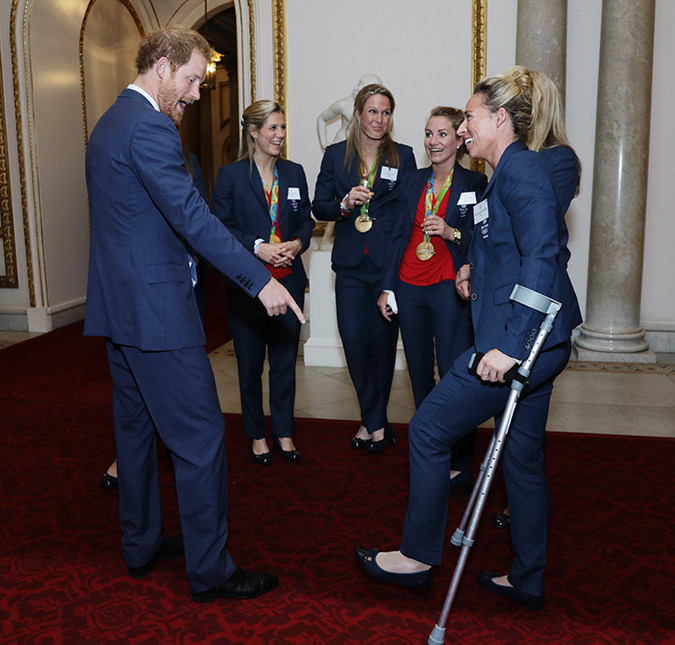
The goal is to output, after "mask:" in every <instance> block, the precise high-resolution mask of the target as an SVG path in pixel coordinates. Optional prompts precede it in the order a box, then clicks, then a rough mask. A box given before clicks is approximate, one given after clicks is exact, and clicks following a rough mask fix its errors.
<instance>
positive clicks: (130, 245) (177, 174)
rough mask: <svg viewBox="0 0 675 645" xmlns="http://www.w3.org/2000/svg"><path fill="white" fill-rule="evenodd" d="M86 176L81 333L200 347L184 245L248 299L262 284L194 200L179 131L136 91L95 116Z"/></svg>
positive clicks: (250, 261)
mask: <svg viewBox="0 0 675 645" xmlns="http://www.w3.org/2000/svg"><path fill="white" fill-rule="evenodd" d="M86 170H87V186H88V188H89V206H90V212H91V244H90V255H89V282H88V286H87V313H86V319H85V326H84V333H85V334H86V335H89V336H105V337H108V338H110V339H111V340H112V341H113V342H114V343H118V344H121V345H129V346H132V347H137V348H138V349H142V350H148V351H165V350H173V349H182V348H186V347H196V346H199V345H203V344H204V343H205V342H206V338H205V335H204V326H203V325H202V321H201V318H200V316H199V311H198V309H197V302H196V300H195V297H194V294H193V291H192V281H191V279H190V268H189V265H188V253H187V249H188V246H189V247H191V248H192V249H194V250H195V252H197V253H198V254H199V255H201V256H203V257H205V258H206V259H207V260H209V262H211V263H212V264H213V265H214V266H215V267H216V268H217V269H219V270H220V271H222V272H223V273H226V274H227V275H229V276H230V277H232V278H233V279H234V280H235V281H236V282H237V284H239V285H240V286H241V287H242V288H243V289H244V290H245V291H246V292H247V293H248V294H249V295H251V296H255V295H257V294H258V293H259V292H260V290H261V289H262V288H263V287H264V286H265V285H266V284H267V282H268V281H269V279H270V273H269V271H267V269H265V267H264V266H261V265H260V263H259V262H257V261H256V260H255V258H254V257H252V256H251V254H250V253H249V252H248V251H246V249H244V248H243V247H242V246H241V244H239V242H237V240H236V238H235V237H234V236H233V235H232V234H231V233H230V232H229V231H228V230H227V229H226V228H225V227H224V226H223V225H222V224H221V223H220V222H219V221H218V220H217V219H216V218H215V217H214V216H213V215H212V214H211V212H210V211H209V208H208V206H207V205H206V203H205V202H204V200H203V199H202V198H201V197H200V196H199V192H198V191H197V188H195V185H194V182H193V181H192V177H191V176H190V174H189V173H188V171H187V170H186V169H185V167H184V165H183V152H182V149H181V141H180V137H179V136H178V131H177V130H176V126H175V125H174V124H173V123H172V121H171V119H170V118H169V117H168V116H166V115H165V114H162V113H161V112H158V111H156V110H155V109H154V108H153V107H152V105H151V104H150V102H149V101H148V100H147V99H146V98H145V97H144V96H142V95H141V94H139V93H138V92H136V91H135V90H132V89H125V90H124V91H123V92H122V93H121V94H120V95H119V97H118V98H117V101H116V102H115V103H114V104H113V105H112V106H111V107H110V109H109V110H108V111H107V112H106V113H105V114H104V115H103V116H102V117H101V118H100V119H99V121H98V123H97V124H96V127H95V128H94V131H93V132H92V133H91V137H90V139H89V145H88V147H87V158H86Z"/></svg>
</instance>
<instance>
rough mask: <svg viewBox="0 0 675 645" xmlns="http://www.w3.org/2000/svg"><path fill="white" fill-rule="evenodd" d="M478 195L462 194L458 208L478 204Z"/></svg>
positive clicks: (458, 201)
mask: <svg viewBox="0 0 675 645" xmlns="http://www.w3.org/2000/svg"><path fill="white" fill-rule="evenodd" d="M476 201H477V200H476V193H473V192H472V193H462V194H461V195H460V196H459V199H458V200H457V206H464V205H465V204H475V203H476Z"/></svg>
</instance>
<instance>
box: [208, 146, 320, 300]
mask: <svg viewBox="0 0 675 645" xmlns="http://www.w3.org/2000/svg"><path fill="white" fill-rule="evenodd" d="M276 166H277V170H278V172H279V210H278V211H277V212H278V220H279V228H280V231H281V239H282V240H283V241H284V242H288V241H289V240H291V238H294V237H295V238H298V239H299V240H300V241H301V242H302V249H303V251H305V250H306V249H308V248H309V244H310V241H311V238H312V230H313V229H314V220H313V219H312V216H311V214H310V210H311V209H310V202H309V192H308V190H307V179H306V178H305V171H304V170H303V168H302V166H301V165H300V164H297V163H293V162H292V161H287V160H285V159H278V160H277V162H276ZM292 188H294V189H296V190H297V191H299V199H289V189H292ZM293 192H294V191H293ZM211 202H212V204H211V207H212V208H213V214H214V215H215V216H216V217H217V218H218V219H219V220H220V221H221V222H222V223H223V224H225V226H226V227H227V228H228V230H229V231H230V232H231V233H232V234H233V235H234V236H235V237H236V238H237V239H238V240H239V241H240V242H241V244H242V245H243V246H244V248H246V249H248V250H249V251H250V252H251V253H253V247H254V244H255V241H256V240H257V239H259V238H262V239H263V240H265V241H269V239H270V229H271V226H272V220H271V219H270V209H269V206H268V203H267V197H266V196H265V191H264V189H263V185H262V181H261V180H260V173H259V172H258V167H257V166H256V165H255V163H254V164H253V167H252V168H251V165H250V163H249V161H248V159H242V160H241V161H237V162H235V163H231V164H228V165H226V166H221V167H220V170H219V171H218V178H217V179H216V185H215V187H214V189H213V197H212V199H211ZM260 262H261V263H262V260H260ZM293 275H294V277H295V279H296V280H297V281H298V283H299V284H300V285H301V286H303V287H304V286H305V285H306V284H307V274H306V273H305V268H304V267H303V264H302V260H301V259H300V258H299V257H296V258H295V260H294V261H293Z"/></svg>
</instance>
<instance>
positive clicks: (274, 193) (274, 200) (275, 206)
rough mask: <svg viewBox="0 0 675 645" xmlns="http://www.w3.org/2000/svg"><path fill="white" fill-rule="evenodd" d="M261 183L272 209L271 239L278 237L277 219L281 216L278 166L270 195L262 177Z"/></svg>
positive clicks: (275, 168)
mask: <svg viewBox="0 0 675 645" xmlns="http://www.w3.org/2000/svg"><path fill="white" fill-rule="evenodd" d="M260 181H261V182H262V185H263V191H264V192H265V195H266V196H267V203H268V204H269V208H270V219H271V220H272V230H271V231H270V238H271V237H272V235H276V230H277V217H278V215H279V171H278V170H277V166H276V164H275V165H274V183H273V184H272V190H271V191H270V192H269V193H268V192H267V191H266V190H265V182H264V181H263V179H262V176H261V177H260Z"/></svg>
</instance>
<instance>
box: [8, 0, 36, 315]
mask: <svg viewBox="0 0 675 645" xmlns="http://www.w3.org/2000/svg"><path fill="white" fill-rule="evenodd" d="M18 8H19V0H12V9H11V12H10V18H9V47H10V53H11V57H12V87H13V91H14V119H15V122H16V144H17V157H18V163H19V183H20V186H21V213H22V217H23V236H24V244H25V246H26V274H27V277H28V297H29V303H30V306H31V307H35V276H34V275H33V254H32V252H31V242H30V225H29V215H28V192H27V189H26V164H25V155H24V146H23V126H22V119H21V81H20V78H19V53H18V47H17V40H16V23H17V15H18ZM26 92H28V88H26Z"/></svg>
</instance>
